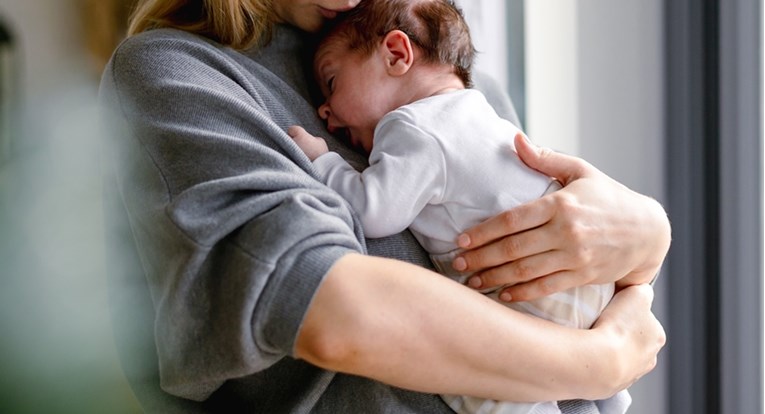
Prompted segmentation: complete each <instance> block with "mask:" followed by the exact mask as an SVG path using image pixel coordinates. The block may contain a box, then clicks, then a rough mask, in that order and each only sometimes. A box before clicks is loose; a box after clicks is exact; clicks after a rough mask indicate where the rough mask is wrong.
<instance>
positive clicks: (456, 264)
mask: <svg viewBox="0 0 765 414" xmlns="http://www.w3.org/2000/svg"><path fill="white" fill-rule="evenodd" d="M452 267H453V268H454V270H458V271H460V272H462V271H464V270H466V269H467V262H466V261H465V259H463V258H462V257H458V258H456V259H454V261H453V262H452Z"/></svg>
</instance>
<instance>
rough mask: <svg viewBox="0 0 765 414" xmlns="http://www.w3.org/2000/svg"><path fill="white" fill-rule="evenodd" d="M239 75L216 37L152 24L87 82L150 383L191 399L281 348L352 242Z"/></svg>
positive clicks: (341, 209) (338, 207)
mask: <svg viewBox="0 0 765 414" xmlns="http://www.w3.org/2000/svg"><path fill="white" fill-rule="evenodd" d="M189 36H190V35H189ZM252 78H253V77H252V76H251V75H249V76H245V75H244V74H243V73H242V72H241V67H239V66H237V65H236V64H234V62H233V61H232V60H231V59H228V58H226V56H225V50H224V49H222V48H219V47H213V46H210V45H209V44H207V43H206V41H202V40H199V39H198V38H185V37H181V36H177V35H176V36H167V37H163V36H162V35H157V34H154V35H152V36H143V35H139V36H135V37H133V38H130V39H128V40H127V41H126V42H125V43H123V44H122V45H121V47H120V48H119V49H118V51H117V52H116V54H115V56H114V57H113V59H112V61H111V63H110V64H109V66H108V67H107V69H106V72H105V74H104V77H103V80H102V84H101V90H100V95H101V96H100V99H101V102H102V104H103V106H104V107H105V109H106V111H105V112H106V113H107V116H106V118H107V119H108V120H109V121H110V122H108V123H107V124H106V125H107V128H108V133H107V134H105V142H107V143H108V145H107V150H106V154H107V157H106V159H105V161H104V164H105V166H106V168H107V169H108V170H109V171H110V173H111V174H112V175H113V176H114V177H115V182H116V186H117V187H118V188H117V190H118V191H117V192H118V194H119V196H120V198H121V201H122V203H123V204H124V210H125V211H126V212H127V216H128V219H129V226H130V231H131V232H132V238H133V242H134V243H135V245H136V246H137V250H138V256H140V261H141V264H142V268H143V271H144V274H145V277H146V279H147V283H148V286H149V290H150V292H151V297H152V304H153V306H154V308H155V315H156V316H155V321H154V336H155V339H156V347H157V349H156V351H157V356H158V359H159V367H160V376H161V386H162V388H163V389H164V390H165V391H167V392H169V393H171V394H174V395H177V396H180V397H184V398H188V399H193V400H198V401H199V400H204V399H206V398H207V397H208V396H209V395H211V393H212V392H214V391H215V390H216V389H217V388H218V387H220V386H221V385H222V384H223V382H225V381H226V380H227V379H231V378H237V377H242V376H246V375H250V374H252V373H255V372H259V371H262V370H264V369H266V368H268V367H269V366H271V365H273V364H274V363H276V362H277V361H279V360H280V359H282V358H284V357H285V356H291V355H293V348H294V344H295V339H296V336H297V333H298V331H299V328H300V325H301V323H302V321H303V317H304V315H305V312H306V310H307V308H308V306H309V304H310V302H311V300H312V298H313V295H314V293H315V292H316V290H317V288H318V286H319V285H320V283H321V281H322V279H323V277H324V276H325V274H326V272H327V271H328V270H329V268H330V267H331V266H332V265H333V264H334V263H335V262H336V261H337V259H339V258H340V257H342V256H343V255H345V254H347V253H349V252H364V244H363V238H362V236H361V234H362V233H361V231H360V228H359V226H358V224H357V223H356V222H355V219H354V217H353V214H352V212H351V210H350V208H348V207H347V204H346V203H345V202H344V200H342V198H341V197H340V196H339V195H337V194H336V193H334V192H333V191H331V190H329V189H328V188H326V187H325V186H324V185H322V184H321V183H320V182H318V181H316V180H315V178H314V177H312V176H311V175H310V174H308V173H307V172H306V170H309V169H310V163H309V162H308V161H307V160H305V159H304V158H305V157H303V156H302V155H301V154H300V152H299V149H298V148H297V147H296V146H295V145H294V143H293V142H292V140H291V139H290V138H289V137H288V136H287V134H286V133H285V132H284V131H283V130H282V129H281V128H280V127H279V126H277V125H276V124H274V122H273V121H272V119H273V117H274V114H273V113H271V112H269V111H272V110H273V109H272V107H271V106H269V105H266V102H267V96H266V92H267V91H265V92H264V93H263V94H261V93H260V92H261V90H262V88H259V87H258V85H257V84H256V83H253V82H255V81H254V80H253V79H252Z"/></svg>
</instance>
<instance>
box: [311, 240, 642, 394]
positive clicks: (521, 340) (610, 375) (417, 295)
mask: <svg viewBox="0 0 765 414" xmlns="http://www.w3.org/2000/svg"><path fill="white" fill-rule="evenodd" d="M604 325H605V328H602V329H594V330H574V329H569V328H563V327H560V326H558V325H555V324H552V323H550V322H547V321H543V320H540V319H537V318H533V317H529V316H526V315H523V314H521V313H518V312H516V311H513V310H511V309H509V308H506V307H504V306H502V305H500V304H497V303H495V302H493V301H492V300H490V299H488V298H486V297H484V296H483V295H480V294H478V293H476V292H473V291H470V290H469V289H466V288H465V287H463V286H460V285H458V284H456V283H454V282H452V281H450V280H448V279H446V278H444V277H442V276H440V275H437V274H435V273H432V272H429V271H427V270H424V269H421V268H418V267H416V266H412V265H409V264H406V263H402V262H397V261H393V260H389V259H381V258H373V257H368V256H362V255H357V254H349V255H347V256H345V257H343V258H342V259H340V260H339V261H338V262H337V263H336V264H335V266H334V267H333V268H332V269H331V270H330V272H329V273H328V275H327V277H326V280H325V281H324V282H323V284H322V286H321V287H320V289H319V291H318V292H317V294H316V297H315V299H314V302H313V303H312V305H311V307H310V308H309V311H308V313H307V315H306V318H305V321H304V323H303V326H302V328H301V332H300V334H299V336H298V340H297V344H296V355H297V357H299V358H302V359H305V360H307V361H308V362H311V363H313V364H315V365H318V366H321V367H323V368H325V369H328V370H334V371H339V372H345V373H350V374H355V375H361V376H365V377H369V378H373V379H376V380H379V381H382V382H385V383H388V384H391V385H395V386H398V387H403V388H407V389H411V390H416V391H422V392H432V393H448V394H460V395H473V396H477V397H484V398H492V399H501V400H511V401H546V400H556V399H566V398H590V399H596V398H604V397H607V396H610V395H612V394H613V393H615V392H616V391H618V390H619V389H621V388H623V386H626V385H628V384H629V383H630V382H631V381H632V379H634V378H635V377H637V376H640V375H642V372H640V373H639V372H631V371H634V369H630V368H625V366H631V365H630V364H624V363H621V362H622V360H623V359H625V357H624V356H623V355H622V353H623V352H624V350H623V348H624V343H625V338H626V336H627V335H622V334H620V333H618V332H619V330H620V329H612V328H613V326H612V325H609V324H608V323H605V324H604ZM654 356H655V355H654Z"/></svg>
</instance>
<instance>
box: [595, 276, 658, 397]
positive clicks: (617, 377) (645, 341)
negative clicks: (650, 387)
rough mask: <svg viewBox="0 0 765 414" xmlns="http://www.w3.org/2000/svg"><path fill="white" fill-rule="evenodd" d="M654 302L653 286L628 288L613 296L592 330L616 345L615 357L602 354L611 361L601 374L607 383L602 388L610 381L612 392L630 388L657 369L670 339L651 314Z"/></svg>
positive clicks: (614, 349)
mask: <svg viewBox="0 0 765 414" xmlns="http://www.w3.org/2000/svg"><path fill="white" fill-rule="evenodd" d="M652 303H653V288H652V287H651V286H650V285H648V284H642V285H634V286H628V287H626V288H624V289H622V290H620V291H619V292H617V293H616V295H614V297H613V299H612V300H611V302H610V303H609V304H608V306H606V308H605V309H604V310H603V313H602V314H601V315H600V318H599V319H598V320H597V321H595V324H594V325H593V327H592V331H593V332H598V331H599V332H600V333H603V334H605V336H604V338H605V343H606V344H608V345H615V346H613V347H612V348H610V349H611V352H614V354H612V355H610V356H608V357H603V355H601V357H603V358H604V359H606V360H608V361H609V362H608V367H605V368H604V369H605V370H606V371H604V372H603V374H602V375H603V376H604V381H606V382H605V383H604V384H602V385H603V386H607V385H608V383H609V382H610V383H611V385H612V386H613V393H615V392H616V391H619V390H623V389H625V388H627V387H629V386H630V385H632V384H633V383H634V382H635V381H637V380H638V379H640V377H642V376H643V375H645V374H647V373H648V372H650V371H651V370H653V369H654V367H656V359H657V358H656V357H657V355H658V353H659V351H660V350H661V348H662V347H663V346H664V344H665V343H666V340H667V337H666V333H665V332H664V328H663V327H662V326H661V324H660V323H659V321H658V320H657V319H656V317H655V316H654V315H653V313H652V312H651V304H652ZM605 349H609V348H608V346H606V348H605ZM611 369H613V370H614V371H609V370H611ZM606 378H608V379H606Z"/></svg>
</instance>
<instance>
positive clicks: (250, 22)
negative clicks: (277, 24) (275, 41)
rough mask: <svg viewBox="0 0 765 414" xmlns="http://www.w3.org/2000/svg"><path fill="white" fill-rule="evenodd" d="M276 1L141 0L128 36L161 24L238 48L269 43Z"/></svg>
mask: <svg viewBox="0 0 765 414" xmlns="http://www.w3.org/2000/svg"><path fill="white" fill-rule="evenodd" d="M271 2H272V0H139V2H138V4H137V5H136V8H135V10H134V11H133V14H132V16H131V17H130V24H129V27H128V35H131V36H132V35H134V34H138V33H141V32H143V31H146V30H150V29H156V28H161V27H171V28H176V29H180V30H185V31H187V32H191V33H196V34H199V35H202V36H205V37H208V38H210V39H213V40H215V41H217V42H219V43H222V44H225V45H228V46H231V47H233V48H235V49H246V48H248V47H250V46H254V45H257V44H262V43H264V42H267V41H268V39H269V37H270V35H271V29H272V26H273V16H272V13H273V11H272V7H271Z"/></svg>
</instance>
